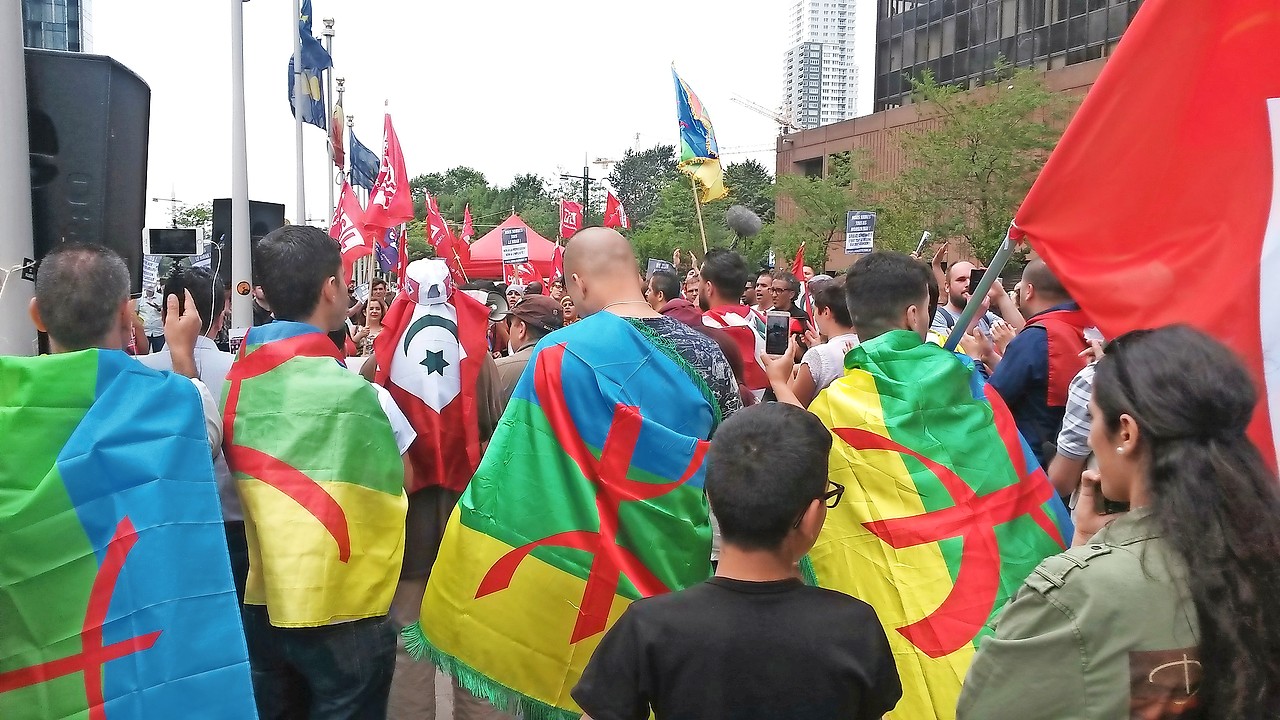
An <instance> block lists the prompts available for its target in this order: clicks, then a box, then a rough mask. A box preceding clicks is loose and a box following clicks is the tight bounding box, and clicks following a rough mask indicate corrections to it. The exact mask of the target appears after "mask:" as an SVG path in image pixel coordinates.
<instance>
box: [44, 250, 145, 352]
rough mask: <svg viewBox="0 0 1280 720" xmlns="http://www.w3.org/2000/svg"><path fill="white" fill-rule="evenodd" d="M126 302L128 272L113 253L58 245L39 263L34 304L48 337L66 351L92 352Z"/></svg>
mask: <svg viewBox="0 0 1280 720" xmlns="http://www.w3.org/2000/svg"><path fill="white" fill-rule="evenodd" d="M128 299H129V268H128V267H127V266H126V265H125V264H124V260H122V259H121V258H120V256H119V255H117V254H116V252H115V251H114V250H111V249H110V248H107V247H105V246H102V245H96V244H91V243H82V242H67V243H62V244H60V245H58V246H56V247H54V249H53V250H52V251H51V252H50V253H49V254H48V255H45V256H44V259H43V260H41V261H40V267H39V269H38V270H37V272H36V304H37V305H38V306H39V309H40V319H41V321H43V322H44V326H45V330H46V331H47V332H48V333H49V337H51V338H53V340H54V341H55V342H57V343H58V345H60V346H62V347H63V348H65V349H67V350H84V349H86V348H91V347H95V346H96V345H98V344H99V343H101V342H102V341H103V340H104V339H106V337H107V334H108V333H109V332H111V330H113V329H114V326H115V323H116V317H117V314H118V312H119V310H120V303H122V302H125V301H126V300H128Z"/></svg>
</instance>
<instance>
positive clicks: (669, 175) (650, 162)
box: [609, 145, 680, 255]
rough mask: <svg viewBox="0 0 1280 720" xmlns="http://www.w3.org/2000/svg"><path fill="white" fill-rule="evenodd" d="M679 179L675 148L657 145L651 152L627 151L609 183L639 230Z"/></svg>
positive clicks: (615, 168) (650, 149) (612, 173)
mask: <svg viewBox="0 0 1280 720" xmlns="http://www.w3.org/2000/svg"><path fill="white" fill-rule="evenodd" d="M679 177H680V175H679V172H678V171H677V170H676V148H675V146H674V145H658V146H656V147H651V148H649V149H648V150H640V151H636V150H630V149H628V150H627V152H626V154H624V155H623V156H622V160H621V161H620V162H619V163H617V164H616V165H614V166H613V170H612V171H610V172H609V184H610V185H611V186H613V190H614V192H615V193H617V195H618V200H620V201H622V204H623V205H624V206H625V207H626V208H627V215H628V216H629V217H630V218H631V223H632V227H634V228H635V229H637V230H640V229H643V228H644V227H646V226H647V225H648V224H649V218H650V216H652V215H653V213H654V212H655V211H656V210H657V209H658V204H659V202H660V201H661V195H662V192H663V190H664V189H665V188H666V187H667V186H668V185H670V184H671V183H672V182H674V181H676V180H677V179H678V178H679ZM668 255H669V253H668Z"/></svg>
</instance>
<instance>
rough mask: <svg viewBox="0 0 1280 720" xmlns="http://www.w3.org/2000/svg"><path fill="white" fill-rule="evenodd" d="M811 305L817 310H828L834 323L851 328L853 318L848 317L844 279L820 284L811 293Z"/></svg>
mask: <svg viewBox="0 0 1280 720" xmlns="http://www.w3.org/2000/svg"><path fill="white" fill-rule="evenodd" d="M813 304H814V305H815V306H817V308H818V309H819V310H826V309H830V310H831V314H832V315H834V316H835V318H836V322H838V323H840V324H841V325H843V326H845V327H853V318H852V317H850V316H849V302H848V301H847V300H846V299H845V297H844V278H841V279H839V280H827V281H825V282H822V283H820V284H819V285H818V289H817V290H815V291H814V293H813Z"/></svg>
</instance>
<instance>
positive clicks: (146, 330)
mask: <svg viewBox="0 0 1280 720" xmlns="http://www.w3.org/2000/svg"><path fill="white" fill-rule="evenodd" d="M160 302H161V301H160V299H159V298H157V297H156V289H155V288H153V287H148V288H147V289H146V291H145V292H143V294H142V299H141V300H139V301H138V315H139V316H140V317H141V318H142V333H143V334H144V335H146V336H147V345H148V346H149V347H148V349H149V350H150V351H151V352H156V351H157V350H159V349H160V348H162V347H164V315H163V310H162V308H161V305H160Z"/></svg>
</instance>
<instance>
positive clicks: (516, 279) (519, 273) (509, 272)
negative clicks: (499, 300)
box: [502, 262, 540, 286]
mask: <svg viewBox="0 0 1280 720" xmlns="http://www.w3.org/2000/svg"><path fill="white" fill-rule="evenodd" d="M538 279H540V278H539V277H538V269H537V268H536V267H534V266H533V263H531V262H522V263H520V264H519V265H503V266H502V281H503V282H505V283H506V284H507V285H508V286H511V285H528V284H529V283H531V282H533V281H534V280H538Z"/></svg>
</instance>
